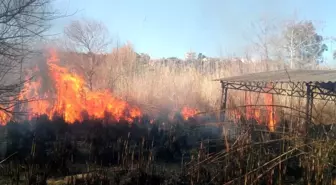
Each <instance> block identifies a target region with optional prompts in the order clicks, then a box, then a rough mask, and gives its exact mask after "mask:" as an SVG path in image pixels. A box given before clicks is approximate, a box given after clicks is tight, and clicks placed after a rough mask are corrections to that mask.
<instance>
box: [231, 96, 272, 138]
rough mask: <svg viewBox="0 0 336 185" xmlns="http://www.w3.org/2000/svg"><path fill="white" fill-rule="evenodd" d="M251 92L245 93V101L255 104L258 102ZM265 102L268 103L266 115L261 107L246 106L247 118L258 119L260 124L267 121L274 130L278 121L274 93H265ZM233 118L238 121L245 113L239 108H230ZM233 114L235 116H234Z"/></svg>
mask: <svg viewBox="0 0 336 185" xmlns="http://www.w3.org/2000/svg"><path fill="white" fill-rule="evenodd" d="M250 93H251V92H246V93H245V103H246V105H254V104H256V102H254V103H253V102H252V101H251V94H250ZM264 103H265V104H266V115H265V113H264V112H263V111H262V110H261V108H260V107H254V106H246V107H245V118H246V119H254V120H256V121H257V123H258V124H261V123H263V122H266V124H267V126H268V128H269V130H270V131H271V132H273V131H274V130H275V125H276V123H277V120H276V117H275V111H274V106H272V105H273V95H272V94H265V95H264ZM229 112H230V115H231V119H232V120H233V121H235V122H238V121H239V120H240V118H241V116H242V115H244V114H243V113H242V112H239V110H236V109H233V110H230V111H229ZM232 115H233V116H232Z"/></svg>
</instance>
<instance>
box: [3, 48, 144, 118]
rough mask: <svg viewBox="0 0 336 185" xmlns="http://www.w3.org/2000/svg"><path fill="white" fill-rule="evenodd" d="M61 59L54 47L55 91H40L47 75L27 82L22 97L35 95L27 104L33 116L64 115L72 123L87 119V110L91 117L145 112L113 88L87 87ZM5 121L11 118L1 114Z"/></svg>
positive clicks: (51, 69)
mask: <svg viewBox="0 0 336 185" xmlns="http://www.w3.org/2000/svg"><path fill="white" fill-rule="evenodd" d="M58 62H59V59H58V57H57V53H56V51H54V50H52V51H50V57H49V58H48V60H47V65H48V74H49V76H50V77H51V80H52V83H53V85H54V91H51V89H48V91H46V92H44V93H40V91H41V89H42V88H43V87H42V82H43V79H42V78H39V79H37V80H36V81H32V82H30V83H26V84H25V86H24V89H23V91H22V92H21V94H20V99H21V100H23V99H27V100H31V99H35V98H38V99H39V100H36V101H31V102H29V103H27V104H26V105H25V107H24V108H22V109H24V110H26V111H27V112H28V113H29V115H28V119H32V118H33V117H35V116H38V115H43V114H45V115H47V116H48V117H49V118H50V119H51V118H52V117H53V116H54V115H59V116H63V118H64V120H65V121H66V122H68V123H74V122H75V121H83V120H84V117H85V116H83V115H84V112H85V113H86V115H87V116H88V117H89V118H96V119H102V118H106V116H107V114H108V115H111V116H112V117H113V118H114V119H115V120H117V121H119V120H121V119H124V120H127V121H132V120H134V118H136V117H139V116H141V111H140V109H139V108H137V107H131V106H130V105H129V104H128V103H127V102H125V101H123V100H121V99H118V98H116V97H114V96H113V95H112V94H111V93H110V92H109V91H107V90H105V91H90V90H89V89H88V88H86V87H85V85H86V83H85V81H84V79H83V78H82V77H80V76H79V75H76V74H73V73H70V72H69V71H68V69H66V68H64V67H61V66H59V65H58ZM0 119H1V120H0V121H1V123H2V124H4V123H6V122H7V121H8V120H9V119H10V118H8V116H7V117H4V115H3V113H2V114H0Z"/></svg>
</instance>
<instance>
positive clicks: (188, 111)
mask: <svg viewBox="0 0 336 185" xmlns="http://www.w3.org/2000/svg"><path fill="white" fill-rule="evenodd" d="M198 112H199V111H198V110H197V109H193V108H190V107H183V108H182V110H181V114H182V116H183V118H184V120H188V119H189V118H191V117H194V116H195V115H196V114H197V113H198Z"/></svg>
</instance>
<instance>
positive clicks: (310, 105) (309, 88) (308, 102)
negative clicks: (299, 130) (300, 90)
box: [305, 83, 314, 135]
mask: <svg viewBox="0 0 336 185" xmlns="http://www.w3.org/2000/svg"><path fill="white" fill-rule="evenodd" d="M306 86H307V97H306V98H307V99H306V121H305V134H306V135H308V132H309V126H310V124H311V123H312V114H313V100H314V92H313V88H312V86H311V84H309V83H307V84H306Z"/></svg>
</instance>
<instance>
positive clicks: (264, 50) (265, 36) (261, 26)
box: [252, 19, 279, 71]
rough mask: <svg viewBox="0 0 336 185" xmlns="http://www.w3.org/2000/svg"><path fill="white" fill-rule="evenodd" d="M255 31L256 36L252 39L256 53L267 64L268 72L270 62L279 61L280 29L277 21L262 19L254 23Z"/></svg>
mask: <svg viewBox="0 0 336 185" xmlns="http://www.w3.org/2000/svg"><path fill="white" fill-rule="evenodd" d="M252 28H253V30H255V36H254V37H253V39H252V43H253V46H254V52H256V53H257V54H258V55H259V56H260V60H261V61H263V62H265V66H266V71H269V70H270V66H269V62H270V61H273V60H278V58H279V56H278V55H279V54H278V50H277V48H278V46H279V45H278V42H277V40H278V38H279V28H278V27H277V24H276V20H273V19H260V20H259V21H258V22H255V23H252Z"/></svg>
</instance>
